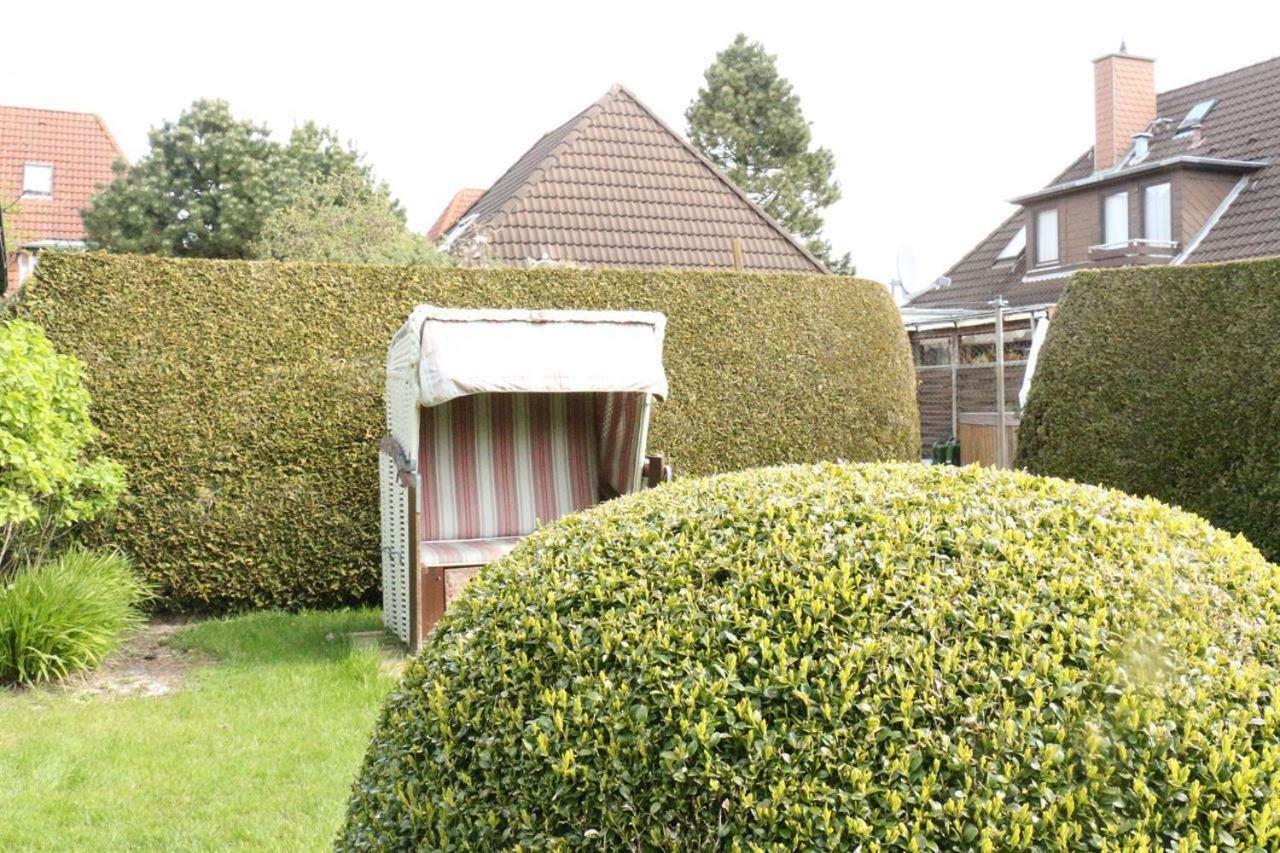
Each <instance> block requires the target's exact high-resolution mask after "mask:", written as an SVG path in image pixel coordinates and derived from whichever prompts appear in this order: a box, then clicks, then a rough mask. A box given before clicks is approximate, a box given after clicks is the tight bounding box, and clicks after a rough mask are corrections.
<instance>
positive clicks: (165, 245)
mask: <svg viewBox="0 0 1280 853" xmlns="http://www.w3.org/2000/svg"><path fill="white" fill-rule="evenodd" d="M150 141H151V151H150V153H149V154H148V155H147V156H146V157H144V158H143V159H142V160H140V161H139V162H137V163H136V164H134V165H133V166H132V167H131V168H129V167H126V166H125V165H124V164H123V163H118V164H117V165H116V173H117V177H116V179H115V181H113V182H112V183H111V184H109V185H108V186H107V187H106V188H105V189H103V190H102V191H101V192H100V193H98V195H96V196H95V197H94V199H93V203H92V205H91V207H90V208H89V209H88V210H86V211H84V223H85V229H86V231H87V232H88V234H89V242H90V244H92V245H93V246H95V247H98V248H103V249H107V250H110V251H113V252H133V253H142V254H157V255H171V256H175V257H196V258H247V257H250V250H249V246H250V244H251V243H252V242H253V241H254V240H256V239H258V238H259V237H260V235H261V233H262V228H263V223H264V222H265V221H266V219H267V217H268V216H269V215H270V214H271V213H272V212H273V211H275V210H277V209H279V208H281V207H283V206H285V205H287V204H289V203H291V202H293V201H294V199H295V198H296V197H297V196H298V195H299V194H300V193H302V192H303V191H304V189H305V188H306V187H307V186H308V185H309V184H310V183H311V182H313V181H317V180H324V179H326V178H328V177H330V176H332V175H336V174H355V175H358V176H359V177H360V178H361V179H362V181H363V182H364V184H365V185H366V186H367V188H368V189H369V191H373V182H372V179H371V177H370V176H369V171H368V169H367V168H366V167H364V166H363V165H361V163H360V156H359V154H357V153H356V152H355V151H352V150H350V149H349V148H347V147H346V146H344V145H342V144H341V143H340V142H339V141H338V139H337V137H336V136H335V135H334V133H333V132H332V131H330V130H327V129H322V128H318V127H316V126H315V125H314V124H311V123H309V122H308V123H307V124H304V125H302V126H300V127H298V128H295V129H294V131H293V133H292V135H291V136H290V139H289V142H288V143H287V144H284V145H281V144H280V143H278V142H275V141H274V140H272V139H271V137H270V135H269V134H268V131H267V128H266V127H264V126H262V125H257V124H254V123H252V122H248V121H241V120H239V119H236V118H235V117H234V116H233V115H232V114H231V108H230V106H229V105H228V104H227V103H226V102H225V101H218V100H201V101H196V102H195V103H193V104H192V105H191V106H190V107H189V108H188V109H187V110H186V111H185V112H184V113H183V114H182V115H181V116H179V117H178V120H177V121H176V122H165V123H164V124H163V125H161V126H160V127H158V128H155V129H153V130H152V131H151V135H150ZM391 204H392V206H393V210H394V211H395V212H397V213H399V209H398V207H395V206H394V202H391ZM401 216H402V214H401Z"/></svg>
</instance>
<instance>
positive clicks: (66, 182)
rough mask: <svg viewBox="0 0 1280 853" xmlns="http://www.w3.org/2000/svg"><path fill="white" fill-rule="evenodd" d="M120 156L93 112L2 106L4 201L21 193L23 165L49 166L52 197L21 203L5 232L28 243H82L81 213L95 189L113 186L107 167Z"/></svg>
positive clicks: (0, 186)
mask: <svg viewBox="0 0 1280 853" xmlns="http://www.w3.org/2000/svg"><path fill="white" fill-rule="evenodd" d="M123 157H124V154H123V152H121V150H120V146H119V145H117V144H116V141H115V139H114V138H113V137H112V136H111V132H110V131H108V130H107V127H106V125H105V124H103V123H102V119H100V118H98V116H96V115H93V114H92V113H71V112H61V111H58V110H39V109H29V108H26V107H0V199H2V200H3V203H4V204H6V205H7V204H8V203H9V202H11V201H13V200H14V199H15V198H17V197H18V195H19V194H20V193H21V192H22V172H23V168H22V167H23V164H24V163H40V164H49V165H52V166H53V197H52V198H24V199H22V200H20V201H19V202H18V214H17V215H16V216H13V217H12V220H11V221H9V222H8V227H9V229H10V230H11V231H12V233H14V234H16V235H18V236H20V237H21V238H23V240H24V241H26V242H31V241H36V240H70V241H78V240H83V239H84V237H85V233H84V223H83V222H82V221H81V219H80V211H81V210H83V209H84V208H86V207H88V206H89V200H90V199H91V198H92V197H93V194H94V192H95V191H96V188H97V187H98V186H99V185H101V184H108V183H110V182H111V180H112V178H113V177H114V175H113V174H112V172H111V164H112V163H113V162H114V161H115V160H116V158H121V159H123ZM10 248H13V247H12V246H11V247H10Z"/></svg>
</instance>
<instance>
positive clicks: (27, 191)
mask: <svg viewBox="0 0 1280 853" xmlns="http://www.w3.org/2000/svg"><path fill="white" fill-rule="evenodd" d="M36 174H44V175H47V176H48V181H47V185H48V189H47V190H42V189H32V188H31V184H32V183H34V182H33V181H32V180H31V176H32V175H36ZM40 183H45V182H43V181H42V182H40ZM22 197H23V198H53V164H52V163H23V164H22Z"/></svg>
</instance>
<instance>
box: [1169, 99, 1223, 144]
mask: <svg viewBox="0 0 1280 853" xmlns="http://www.w3.org/2000/svg"><path fill="white" fill-rule="evenodd" d="M1216 103H1218V102H1217V100H1216V99H1214V98H1210V99H1209V100H1207V101H1201V102H1200V103H1198V104H1196V105H1195V106H1194V107H1192V108H1191V109H1190V110H1188V111H1187V116H1186V118H1184V119H1183V120H1182V121H1181V122H1179V123H1178V135H1179V136H1181V135H1182V134H1184V133H1190V132H1191V128H1193V127H1195V126H1196V125H1197V124H1200V123H1201V122H1202V121H1204V117H1205V116H1207V115H1208V114H1209V110H1211V109H1213V105H1214V104H1216Z"/></svg>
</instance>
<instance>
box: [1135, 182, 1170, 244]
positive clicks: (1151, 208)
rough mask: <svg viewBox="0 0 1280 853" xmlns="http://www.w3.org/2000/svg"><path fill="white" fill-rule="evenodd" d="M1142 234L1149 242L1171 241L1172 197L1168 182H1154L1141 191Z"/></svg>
mask: <svg viewBox="0 0 1280 853" xmlns="http://www.w3.org/2000/svg"><path fill="white" fill-rule="evenodd" d="M1142 236H1143V237H1144V238H1146V239H1147V240H1148V241H1150V242H1155V243H1172V242H1173V198H1172V195H1171V193H1170V190H1169V184H1155V185H1154V186H1150V187H1147V188H1146V189H1145V190H1143V193H1142Z"/></svg>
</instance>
